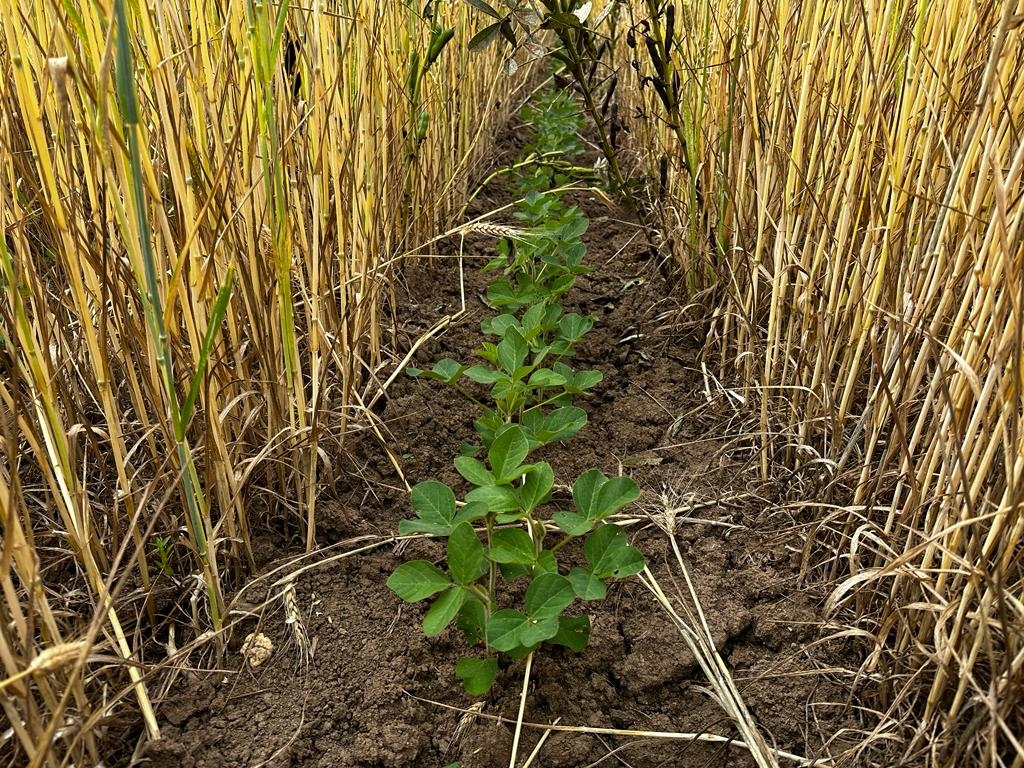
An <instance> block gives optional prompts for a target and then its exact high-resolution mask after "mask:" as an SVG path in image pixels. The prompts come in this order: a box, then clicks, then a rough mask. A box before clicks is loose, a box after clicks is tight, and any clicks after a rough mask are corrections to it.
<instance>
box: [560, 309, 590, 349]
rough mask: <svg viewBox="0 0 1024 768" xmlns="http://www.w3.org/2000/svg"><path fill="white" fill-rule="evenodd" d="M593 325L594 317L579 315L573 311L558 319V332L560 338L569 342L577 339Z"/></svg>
mask: <svg viewBox="0 0 1024 768" xmlns="http://www.w3.org/2000/svg"><path fill="white" fill-rule="evenodd" d="M593 327H594V318H592V317H581V316H580V315H578V314H576V313H575V312H571V313H570V314H568V315H565V316H563V317H562V319H561V320H559V321H558V332H559V333H560V334H561V335H562V338H564V339H567V340H568V341H571V342H576V341H579V340H580V339H582V338H583V336H584V335H586V333H587V332H588V331H590V329H591V328H593Z"/></svg>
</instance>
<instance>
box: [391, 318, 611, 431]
mask: <svg viewBox="0 0 1024 768" xmlns="http://www.w3.org/2000/svg"><path fill="white" fill-rule="evenodd" d="M593 325H594V318H593V317H589V316H586V317H585V316H582V315H579V314H577V313H575V312H570V313H567V314H566V313H563V312H562V307H561V306H560V305H557V304H551V305H549V304H542V303H538V304H535V305H534V306H532V307H530V309H528V310H527V311H526V312H525V313H524V314H523V316H522V318H517V317H516V316H515V315H513V314H509V313H502V314H499V315H497V316H495V317H491V318H488V319H486V320H484V321H483V323H482V324H481V330H482V331H483V333H485V334H487V335H490V336H494V337H497V339H498V340H497V341H485V342H483V344H482V345H481V346H480V347H479V348H478V349H477V352H476V354H477V356H478V357H479V358H480V359H481V360H482V362H480V363H477V364H475V365H466V364H463V363H459V362H457V361H455V360H451V359H444V360H440V361H438V362H437V363H435V364H434V366H433V368H431V369H430V370H428V371H423V370H420V369H418V368H411V369H409V370H408V373H409V374H410V375H413V376H419V377H423V378H429V379H434V380H437V381H440V382H442V383H444V384H447V385H449V386H453V387H455V388H456V389H457V390H458V391H459V392H461V393H462V394H464V395H465V396H466V397H467V398H469V399H471V400H472V401H473V402H475V403H476V404H477V405H479V406H480V407H481V409H482V411H483V413H482V415H481V416H480V418H478V419H477V421H476V422H475V427H476V430H477V433H478V434H479V436H480V438H481V439H482V443H483V447H485V448H486V447H488V446H489V445H490V444H491V442H492V441H493V440H494V438H495V435H496V433H497V431H498V430H499V429H500V428H501V427H502V426H503V425H505V424H510V423H513V422H516V423H519V424H521V425H522V426H523V428H524V429H525V431H526V434H527V438H528V441H529V443H530V447H531V449H533V448H539V447H541V446H543V445H548V444H550V443H553V442H556V441H561V440H567V439H569V438H570V437H572V436H573V435H575V434H576V433H577V432H578V431H579V430H580V429H581V428H582V427H583V426H584V424H586V421H587V416H586V413H585V412H584V411H583V410H582V409H581V408H578V407H576V406H574V405H573V404H572V402H573V398H574V397H575V396H578V395H584V394H586V393H587V392H588V390H590V389H592V388H593V387H595V386H596V385H597V384H598V383H600V381H601V379H602V375H601V373H600V371H593V370H586V371H579V372H576V371H574V370H573V369H572V368H571V367H570V366H569V365H567V364H566V363H565V362H563V358H567V357H571V356H572V355H573V353H574V349H575V346H576V344H577V342H578V341H579V340H580V339H582V338H583V336H584V335H585V334H586V333H587V332H588V331H589V330H590V329H591V328H592V327H593ZM462 379H469V380H471V381H472V382H475V383H476V384H478V385H486V386H489V387H490V389H489V391H488V393H487V396H486V397H485V396H480V397H478V396H476V395H474V394H472V393H471V392H470V391H469V390H468V389H467V388H466V387H465V386H464V384H463V383H462V381H461V380H462ZM485 400H486V401H488V402H484V401H485Z"/></svg>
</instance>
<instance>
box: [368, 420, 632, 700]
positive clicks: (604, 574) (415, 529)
mask: <svg viewBox="0 0 1024 768" xmlns="http://www.w3.org/2000/svg"><path fill="white" fill-rule="evenodd" d="M529 454H530V441H529V439H528V437H527V434H526V432H525V430H524V429H523V428H522V427H521V426H519V425H517V424H509V425H506V426H505V427H503V428H502V429H501V430H500V431H499V433H498V435H497V436H496V437H495V439H494V441H493V442H492V443H491V446H490V448H489V449H488V451H487V456H486V462H485V461H480V460H478V459H475V458H473V457H470V456H460V457H458V458H457V459H455V466H456V469H457V470H458V471H459V474H461V475H462V477H463V478H465V479H466V481H467V482H468V483H469V485H470V486H471V490H470V491H469V492H468V493H466V495H465V497H464V501H463V503H462V504H461V505H460V504H459V503H458V501H457V500H456V495H455V492H454V491H453V490H452V489H451V488H450V487H449V486H447V485H445V484H444V483H440V482H437V481H434V480H431V481H427V482H423V483H420V484H418V485H416V486H415V487H414V488H413V490H412V494H411V500H412V507H413V510H414V511H415V513H416V518H415V519H413V520H404V521H402V523H401V524H400V526H399V533H401V534H402V535H409V534H416V533H427V534H433V535H436V536H444V537H447V539H448V542H447V547H446V557H445V559H444V562H443V563H442V564H441V565H442V566H443V567H439V566H438V565H435V564H434V563H432V562H430V561H428V560H413V561H412V562H408V563H405V564H403V565H401V566H399V567H398V569H397V570H395V572H394V573H393V574H392V575H391V577H390V578H389V579H388V586H389V587H390V588H391V589H392V590H394V592H395V593H396V594H397V595H398V596H399V597H400V598H402V599H403V600H406V601H408V602H419V601H421V600H430V603H431V604H430V608H429V609H428V610H427V612H426V615H425V616H424V619H423V632H424V634H425V635H427V636H428V637H434V636H436V635H438V634H440V633H441V632H443V631H444V630H445V629H446V628H447V627H448V626H449V625H450V624H451V623H452V622H453V621H454V622H455V625H456V627H457V628H458V629H459V630H461V632H462V634H463V635H464V636H465V638H466V641H467V642H468V643H469V644H470V645H471V646H473V645H480V646H482V647H483V649H484V655H483V657H482V658H481V657H467V658H464V659H462V660H460V661H459V662H458V664H457V665H456V674H457V675H458V676H459V677H460V678H462V680H463V683H464V686H465V689H466V691H467V692H468V693H470V694H473V695H479V694H482V693H484V692H486V691H487V690H489V689H490V687H491V684H492V683H493V681H494V677H495V675H496V674H497V671H498V662H497V658H496V656H495V654H496V653H499V652H500V653H505V654H508V655H509V656H511V657H513V658H518V657H522V656H525V655H527V654H529V653H532V652H533V651H535V650H536V649H537V648H538V647H539V646H540V645H541V644H542V643H544V642H548V643H551V644H553V645H562V646H565V647H568V648H571V649H573V650H574V651H581V650H583V649H584V648H585V647H586V645H587V642H588V640H589V637H590V619H589V617H588V616H586V615H569V614H567V613H566V611H567V609H569V608H570V606H571V605H572V604H573V603H574V602H575V601H576V600H577V599H578V600H583V601H588V600H601V599H603V598H604V597H605V595H606V591H607V587H606V583H607V581H608V580H610V579H621V578H625V577H627V576H632V575H634V574H636V573H638V572H639V571H641V570H642V569H643V566H644V558H643V555H641V554H640V552H639V551H638V550H636V549H635V548H633V547H631V546H630V545H629V544H628V543H627V541H626V535H625V533H624V531H623V530H622V529H621V528H620V527H619V526H617V525H615V524H612V523H607V522H605V520H606V518H607V517H609V516H610V515H612V514H614V513H615V512H618V511H619V510H620V509H622V508H623V507H624V506H625V505H627V504H629V503H631V502H632V501H634V500H636V498H637V496H638V495H639V488H638V487H637V485H636V483H634V482H633V480H631V479H630V478H627V477H613V478H608V477H606V476H605V475H604V474H602V473H601V472H600V471H598V470H596V469H592V470H588V471H587V472H584V473H583V474H582V475H581V476H580V477H579V478H578V479H577V480H576V482H575V483H574V484H573V487H572V504H571V505H566V506H567V507H568V508H565V509H558V510H556V511H554V512H553V514H551V516H550V520H549V521H548V524H545V520H544V519H543V518H542V517H540V512H541V510H542V509H544V508H545V507H547V506H548V505H549V504H550V502H551V500H552V495H551V491H552V487H553V485H554V473H553V471H552V469H551V465H550V464H548V463H547V462H537V463H526V460H527V457H528V456H529ZM558 506H562V505H558ZM552 534H554V537H556V538H557V541H555V542H554V543H553V544H552V545H551V546H548V545H547V540H548V538H549V537H550V536H552ZM580 537H583V555H584V558H585V562H586V565H576V566H573V567H571V568H568V567H566V566H565V565H563V564H561V563H559V561H558V555H559V553H560V552H561V551H562V550H563V548H564V547H565V545H566V544H568V543H569V542H571V541H573V540H574V539H577V538H580ZM499 576H500V577H501V578H502V579H504V580H506V581H513V580H518V579H526V581H527V584H526V589H525V593H524V595H523V597H522V601H521V603H520V604H519V605H518V606H517V607H507V606H504V605H503V604H502V602H501V601H500V600H499V594H498V587H499ZM504 593H505V591H502V594H504Z"/></svg>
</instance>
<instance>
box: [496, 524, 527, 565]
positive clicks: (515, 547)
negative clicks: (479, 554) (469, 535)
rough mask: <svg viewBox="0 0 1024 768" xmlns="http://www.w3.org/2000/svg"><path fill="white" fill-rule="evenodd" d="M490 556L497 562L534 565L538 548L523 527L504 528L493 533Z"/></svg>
mask: <svg viewBox="0 0 1024 768" xmlns="http://www.w3.org/2000/svg"><path fill="white" fill-rule="evenodd" d="M490 558H491V560H493V561H494V562H496V563H518V564H519V565H533V564H534V563H535V562H537V548H536V546H535V545H534V543H533V539H531V538H530V535H529V534H528V533H527V532H526V531H524V530H523V529H522V528H502V529H500V530H497V531H495V532H494V533H493V534H492V535H491V551H490Z"/></svg>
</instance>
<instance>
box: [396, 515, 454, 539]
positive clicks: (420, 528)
mask: <svg viewBox="0 0 1024 768" xmlns="http://www.w3.org/2000/svg"><path fill="white" fill-rule="evenodd" d="M451 531H452V526H451V523H436V522H430V521H429V520H420V519H419V518H417V519H416V520H401V521H399V523H398V533H399V535H400V536H412V535H413V534H416V533H429V534H430V535H432V536H447V535H448V534H449V533H451Z"/></svg>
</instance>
